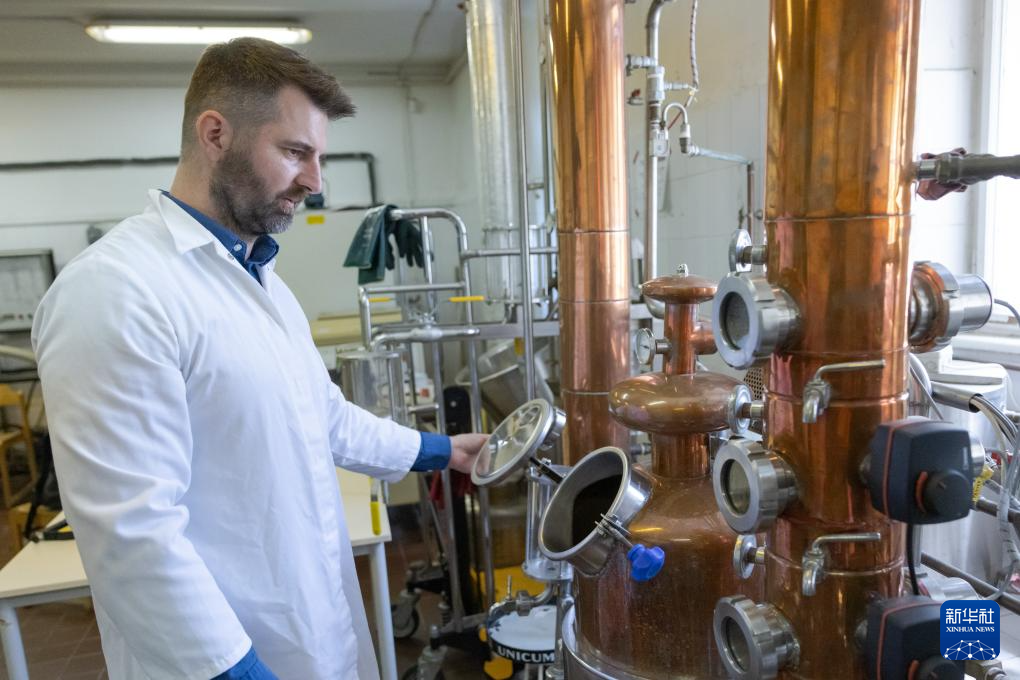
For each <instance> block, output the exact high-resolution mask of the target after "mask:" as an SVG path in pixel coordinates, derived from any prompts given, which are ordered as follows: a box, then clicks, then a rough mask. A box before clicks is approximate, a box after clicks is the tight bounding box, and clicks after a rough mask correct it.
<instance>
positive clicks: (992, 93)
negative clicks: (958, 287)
mask: <svg viewBox="0 0 1020 680" xmlns="http://www.w3.org/2000/svg"><path fill="white" fill-rule="evenodd" d="M985 26H986V36H985V37H986V43H985V44H986V48H985V49H986V51H985V60H984V61H985V67H986V68H985V70H986V73H985V82H984V88H983V89H984V94H985V96H984V98H983V99H984V107H985V108H984V112H985V113H984V115H983V122H984V131H983V135H982V137H983V142H984V144H982V148H983V149H987V151H988V153H994V154H996V155H1005V156H1010V155H1015V154H1020V68H1018V65H1020V0H988V2H987V16H986V19H985ZM983 191H984V201H983V209H982V210H980V211H979V221H980V222H981V223H983V224H981V225H980V226H981V227H983V228H982V229H980V230H979V231H980V232H981V233H982V235H983V243H981V250H980V251H979V255H983V258H982V259H983V268H982V273H983V275H984V276H985V278H986V279H987V280H988V283H989V284H990V285H991V286H992V291H993V292H994V293H995V296H996V297H998V298H1002V299H1005V300H1008V301H1009V302H1011V303H1013V305H1014V306H1017V307H1020V180H1014V179H1004V178H999V179H994V180H992V181H990V182H987V183H986V185H985V186H984V187H983ZM999 311H1000V310H999V309H997V310H996V312H997V313H998V312H999Z"/></svg>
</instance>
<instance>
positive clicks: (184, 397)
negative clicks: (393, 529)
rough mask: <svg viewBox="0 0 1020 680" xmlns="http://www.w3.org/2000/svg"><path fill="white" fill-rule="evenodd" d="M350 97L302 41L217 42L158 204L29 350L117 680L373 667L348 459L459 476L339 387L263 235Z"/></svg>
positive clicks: (42, 317) (194, 85)
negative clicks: (344, 481) (341, 478)
mask: <svg viewBox="0 0 1020 680" xmlns="http://www.w3.org/2000/svg"><path fill="white" fill-rule="evenodd" d="M353 113H354V107H353V105H352V104H351V101H350V99H349V97H348V96H347V94H346V93H344V91H343V90H342V89H341V88H340V86H339V85H338V84H337V82H336V80H335V79H334V78H333V77H332V76H331V75H329V74H328V73H326V72H325V71H323V70H322V69H320V68H318V67H317V66H315V65H313V64H311V63H310V62H309V61H308V60H307V59H305V58H304V57H303V56H301V55H300V54H298V53H297V52H295V51H293V50H290V49H288V48H285V47H281V46H279V45H276V44H274V43H271V42H267V41H263V40H256V39H252V38H244V39H239V40H234V41H231V42H229V43H226V44H221V45H214V46H212V47H210V48H209V49H208V50H206V51H205V53H204V54H203V56H202V58H201V60H200V61H199V63H198V65H197V67H196V68H195V72H194V74H193V76H192V79H191V84H190V86H189V88H188V91H187V95H186V98H185V107H184V121H183V127H182V142H181V160H180V165H179V166H178V168H177V172H176V175H175V178H174V181H173V184H172V185H171V187H170V190H169V191H159V190H153V191H151V192H150V194H149V205H148V207H147V208H146V209H145V211H144V212H143V213H142V214H140V215H136V216H134V217H130V218H128V219H126V220H124V221H123V222H122V223H120V224H119V225H117V227H115V228H114V229H113V230H111V231H110V233H109V234H107V235H106V236H105V237H104V238H102V239H101V240H100V241H98V242H97V243H96V244H94V245H93V246H91V247H90V248H89V249H87V250H86V251H85V252H84V253H82V254H81V255H79V256H78V257H77V258H75V259H74V260H73V261H72V262H71V263H69V264H68V265H67V266H66V267H65V268H64V270H63V271H62V272H61V273H60V275H59V276H58V277H57V280H56V282H55V283H54V284H53V286H52V287H51V289H50V291H49V292H48V293H47V295H46V297H45V298H44V299H43V301H42V303H41V305H40V307H39V310H38V312H37V314H36V317H35V326H34V328H33V343H34V346H35V349H36V355H37V360H38V364H39V375H40V378H41V380H42V388H43V396H44V398H45V402H46V410H47V416H48V423H49V428H50V434H51V438H52V442H53V452H54V460H55V463H56V470H57V475H58V478H59V480H60V494H61V499H62V501H63V506H64V509H65V511H66V513H67V518H68V520H69V522H70V524H71V526H72V528H73V530H74V534H75V537H76V540H77V543H78V549H79V552H80V553H81V557H82V562H83V563H84V565H85V571H86V574H87V575H88V579H89V584H90V585H91V588H92V595H93V599H94V602H95V609H96V617H97V620H98V623H99V628H100V632H101V635H102V643H103V653H104V655H105V657H106V661H107V666H108V668H109V673H110V678H111V679H112V680H123V679H129V680H136V679H138V680H141V679H143V678H146V679H152V680H164V679H166V680H170V679H174V680H178V679H193V680H208V679H209V678H231V679H235V678H245V679H248V680H255V679H256V678H258V679H262V678H274V677H277V676H279V677H282V678H287V679H291V678H293V679H295V680H315V679H319V680H326V679H330V680H335V679H339V678H343V679H352V678H360V679H361V680H366V679H371V678H376V677H378V670H377V667H376V664H375V657H374V653H373V651H372V643H371V640H370V639H369V636H368V627H367V624H366V620H365V612H364V606H363V604H362V601H361V595H360V591H359V588H358V583H357V575H356V573H355V571H354V561H353V556H352V554H351V546H350V540H349V539H348V535H347V529H346V525H345V522H344V517H343V509H342V505H341V501H340V495H339V489H338V487H337V481H336V471H335V466H340V467H344V468H348V469H352V470H356V471H359V472H365V473H367V474H371V475H375V476H377V477H381V478H383V479H388V480H396V479H399V478H400V477H402V476H403V475H404V474H406V473H407V471H408V470H428V469H438V468H442V467H445V466H447V465H449V466H450V467H452V468H454V469H457V470H461V471H468V470H469V469H470V466H471V464H472V463H473V460H474V456H475V455H476V454H477V452H478V450H479V448H480V447H481V445H482V443H483V442H484V441H485V437H484V436H483V435H477V434H469V435H459V436H457V437H452V438H447V437H439V436H436V435H426V434H423V433H418V432H416V431H414V430H410V429H408V428H405V427H401V426H399V425H397V424H395V423H393V422H390V421H387V420H382V419H379V418H376V417H375V416H373V415H371V414H370V413H368V412H367V411H364V410H362V409H360V408H358V407H357V406H354V405H353V404H350V403H348V402H347V401H346V400H345V399H344V397H343V395H342V394H341V393H340V390H339V389H337V387H336V386H335V385H333V383H332V382H331V381H330V380H329V376H328V374H327V371H326V368H325V366H324V365H323V362H322V358H321V356H320V354H319V352H318V351H317V350H316V348H315V346H314V344H313V342H312V338H311V333H310V331H309V326H308V322H307V320H306V319H305V315H304V313H303V312H302V310H301V307H300V306H299V305H298V302H297V300H296V299H295V298H294V295H293V294H292V293H291V291H290V290H289V289H288V288H287V286H286V285H285V284H284V283H283V281H281V280H280V279H279V277H277V276H276V275H275V274H274V272H273V264H274V257H275V256H276V254H277V251H278V250H279V246H278V245H277V243H276V241H274V240H273V238H272V236H271V234H275V233H279V232H282V231H284V230H286V229H287V228H288V227H289V226H290V223H291V221H292V219H293V217H294V212H295V210H296V209H297V206H298V205H299V204H300V203H301V202H302V200H303V199H304V198H305V197H306V196H307V195H309V194H312V193H318V192H319V191H320V188H321V182H322V178H321V175H320V163H321V157H322V154H323V153H324V152H325V150H326V133H327V128H328V126H329V122H330V121H331V120H336V119H338V118H343V117H346V116H351V115H353Z"/></svg>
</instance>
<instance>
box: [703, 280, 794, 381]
mask: <svg viewBox="0 0 1020 680" xmlns="http://www.w3.org/2000/svg"><path fill="white" fill-rule="evenodd" d="M799 327H800V312H799V310H798V309H797V305H796V303H794V301H793V298H791V297H790V296H789V295H788V294H787V293H786V291H784V290H782V289H781V288H778V287H773V286H772V285H771V284H770V283H769V282H768V281H767V280H766V279H765V277H764V276H761V275H760V274H753V273H735V274H730V275H729V276H727V277H725V278H724V279H723V280H722V281H720V282H719V287H718V288H717V289H716V293H715V299H714V302H713V304H712V332H713V334H714V335H715V344H716V347H717V348H718V350H719V354H720V356H722V358H723V361H725V362H726V363H727V364H729V365H730V366H732V367H733V368H750V367H751V366H753V365H754V364H756V363H758V362H760V361H762V360H764V359H767V358H768V356H769V355H770V354H772V353H773V352H775V351H776V350H777V349H782V348H783V347H785V346H787V345H788V344H789V343H791V342H792V341H793V340H794V339H795V337H796V336H797V333H798V331H799Z"/></svg>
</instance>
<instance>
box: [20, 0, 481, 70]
mask: <svg viewBox="0 0 1020 680" xmlns="http://www.w3.org/2000/svg"><path fill="white" fill-rule="evenodd" d="M459 4H460V3H459V2H458V0H289V1H288V2H287V3H283V2H281V0H175V1H174V2H173V3H171V2H168V0H0V85H18V86H47V85H73V84H78V85H179V84H184V83H186V82H187V78H188V76H189V74H190V73H191V69H192V68H193V67H194V65H195V62H196V61H197V59H198V57H199V54H201V48H200V47H193V46H136V45H109V44H102V43H98V42H96V41H94V40H92V39H91V38H89V37H88V36H87V35H86V34H85V31H84V28H83V26H84V25H85V24H86V23H87V22H89V21H90V20H93V19H103V18H105V19H136V18H141V19H144V18H148V19H175V18H176V19H188V20H196V19H227V20H235V19H236V20H243V19H249V20H251V19H261V20H269V19H288V20H295V21H297V22H298V23H300V24H301V25H303V26H305V27H307V28H310V29H311V30H312V34H313V38H312V41H311V42H310V43H308V44H306V45H302V46H299V47H298V49H299V50H300V51H301V52H303V53H304V54H306V55H308V57H309V58H311V59H312V60H313V61H315V62H316V63H319V64H322V65H324V66H328V67H329V68H330V70H332V71H333V72H334V73H335V74H336V75H337V76H338V77H340V79H341V80H342V81H343V82H346V83H348V84H360V83H377V82H396V81H397V80H398V75H399V74H400V73H403V75H404V76H405V77H406V78H407V79H409V80H410V81H412V82H437V81H442V80H444V79H446V78H447V76H448V75H449V74H450V73H451V72H452V71H453V70H455V69H456V68H457V67H458V66H459V64H460V63H461V61H462V60H463V58H464V51H465V28H464V13H463V10H461V9H460V8H459V7H458V5H459ZM171 5H172V7H173V9H172V10H171V9H168V8H169V7H170V6H171ZM432 5H435V8H434V11H433V12H432V13H431V14H430V15H429V17H428V19H427V21H426V22H425V24H424V26H423V28H422V31H421V35H420V38H419V41H418V44H417V46H416V48H415V50H414V54H413V55H412V54H411V51H412V50H411V45H412V41H413V38H414V35H415V32H416V30H417V28H418V26H419V23H420V22H421V20H422V17H423V16H424V15H425V13H426V11H427V10H428V9H429V8H430V7H431V6H432Z"/></svg>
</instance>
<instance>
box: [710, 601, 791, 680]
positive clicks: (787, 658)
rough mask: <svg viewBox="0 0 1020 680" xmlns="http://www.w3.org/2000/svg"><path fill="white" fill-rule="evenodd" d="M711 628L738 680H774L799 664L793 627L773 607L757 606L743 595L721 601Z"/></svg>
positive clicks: (720, 652)
mask: <svg viewBox="0 0 1020 680" xmlns="http://www.w3.org/2000/svg"><path fill="white" fill-rule="evenodd" d="M712 627H713V630H714V633H715V643H716V646H717V647H718V648H719V656H720V657H721V659H722V662H723V665H724V666H725V667H726V671H727V674H728V675H729V677H730V678H734V679H735V680H772V678H775V677H776V676H777V675H778V674H779V671H781V670H782V669H784V668H787V667H794V666H796V665H797V663H798V662H799V661H800V642H799V641H798V640H797V636H796V634H795V633H794V631H793V626H791V625H790V622H789V621H788V620H787V619H786V617H784V616H783V615H782V614H781V613H779V610H778V609H776V608H775V607H774V606H772V605H770V604H755V603H754V602H753V601H752V600H750V599H748V598H746V597H744V596H742V595H735V596H730V597H724V598H721V599H720V600H719V601H718V602H717V603H716V605H715V616H714V617H713V626H712Z"/></svg>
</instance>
